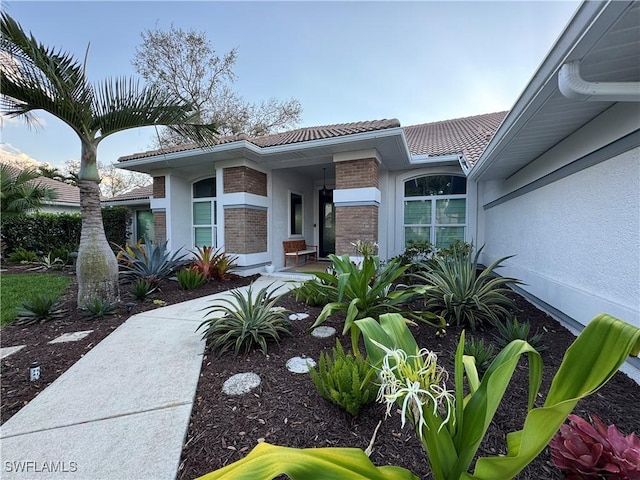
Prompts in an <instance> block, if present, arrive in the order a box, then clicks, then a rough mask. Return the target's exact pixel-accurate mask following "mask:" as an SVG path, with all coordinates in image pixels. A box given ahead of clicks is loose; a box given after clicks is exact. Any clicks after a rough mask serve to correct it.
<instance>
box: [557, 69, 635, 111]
mask: <svg viewBox="0 0 640 480" xmlns="http://www.w3.org/2000/svg"><path fill="white" fill-rule="evenodd" d="M558 88H559V89H560V92H561V93H562V95H564V96H565V97H567V98H568V99H570V100H580V101H583V102H593V101H595V102H640V82H587V81H586V80H584V79H583V78H582V77H581V76H580V62H579V61H573V62H567V63H565V64H564V65H562V67H561V68H560V73H559V74H558Z"/></svg>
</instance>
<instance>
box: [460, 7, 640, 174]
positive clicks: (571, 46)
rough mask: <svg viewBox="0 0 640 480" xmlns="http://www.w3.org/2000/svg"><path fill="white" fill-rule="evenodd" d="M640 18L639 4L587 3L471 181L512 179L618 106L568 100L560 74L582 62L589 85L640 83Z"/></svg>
mask: <svg viewBox="0 0 640 480" xmlns="http://www.w3.org/2000/svg"><path fill="white" fill-rule="evenodd" d="M638 18H640V3H638V2H622V1H621V2H611V3H609V4H608V5H607V6H606V8H603V7H602V4H600V3H599V2H593V3H591V2H589V3H587V4H586V5H584V4H583V6H582V7H581V8H580V10H579V11H578V13H577V14H576V16H575V17H574V20H572V22H571V23H570V24H569V25H568V26H567V29H566V30H565V32H564V33H563V34H562V36H561V37H560V39H559V40H558V42H557V43H556V46H555V47H554V49H552V51H551V52H550V53H549V55H548V56H547V58H546V59H545V61H544V62H543V63H542V65H541V66H540V68H539V70H538V72H537V73H536V74H535V75H534V77H533V79H532V80H531V82H530V84H529V85H528V86H527V87H526V89H525V90H524V92H523V93H522V95H521V97H520V98H519V99H518V101H517V102H516V104H515V105H514V107H513V109H512V110H511V111H510V112H509V114H508V115H507V117H506V118H505V120H504V122H503V124H502V125H501V127H500V128H499V129H498V131H497V132H496V135H495V136H494V138H493V139H492V140H491V142H490V143H489V145H488V146H487V148H486V149H485V152H484V153H483V155H482V156H481V157H480V159H479V161H478V162H477V163H476V166H475V167H474V169H473V170H472V171H471V173H470V177H471V178H473V179H476V180H497V179H505V178H508V177H510V176H511V175H513V174H514V173H516V172H517V171H518V170H520V169H522V168H523V167H524V166H526V165H527V164H529V163H530V162H532V161H533V160H535V159H536V158H538V157H539V156H540V155H542V154H543V153H545V152H546V151H547V150H549V149H550V148H552V147H553V146H554V145H556V144H557V143H558V142H560V141H561V140H563V139H564V138H566V137H567V136H569V135H571V134H572V133H573V132H575V131H576V130H578V129H579V128H580V127H582V126H583V125H585V124H586V123H588V122H589V121H591V120H592V119H594V118H595V117H597V116H598V115H600V114H601V113H602V112H604V111H605V110H607V109H608V108H610V107H611V106H612V105H613V104H614V103H613V102H602V101H591V102H580V101H576V100H570V99H567V98H565V97H564V96H563V95H562V94H561V93H560V91H559V89H558V71H559V69H560V67H561V66H562V65H563V64H564V63H566V62H570V61H574V60H575V61H580V64H581V74H582V76H583V78H584V79H585V80H586V81H591V82H595V81H598V82H637V81H640V62H639V61H638V58H639V54H640V23H639V22H638ZM587 26H590V28H588V29H587V28H586V27H587ZM584 30H586V32H585V31H584ZM581 35H583V36H581Z"/></svg>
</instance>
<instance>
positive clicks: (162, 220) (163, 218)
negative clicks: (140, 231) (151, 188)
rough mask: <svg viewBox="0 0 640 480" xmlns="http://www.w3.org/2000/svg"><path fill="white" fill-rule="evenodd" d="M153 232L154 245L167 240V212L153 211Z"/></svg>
mask: <svg viewBox="0 0 640 480" xmlns="http://www.w3.org/2000/svg"><path fill="white" fill-rule="evenodd" d="M163 178H164V177H163ZM154 196H155V195H154ZM153 231H154V237H155V241H156V243H158V242H165V241H166V240H167V212H166V211H164V210H154V211H153Z"/></svg>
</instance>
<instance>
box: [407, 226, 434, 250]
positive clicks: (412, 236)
mask: <svg viewBox="0 0 640 480" xmlns="http://www.w3.org/2000/svg"><path fill="white" fill-rule="evenodd" d="M412 240H426V241H427V242H430V241H431V229H430V228H429V227H405V228H404V245H405V247H406V246H407V245H408V244H409V242H410V241H412Z"/></svg>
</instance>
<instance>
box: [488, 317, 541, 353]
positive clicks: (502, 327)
mask: <svg viewBox="0 0 640 480" xmlns="http://www.w3.org/2000/svg"><path fill="white" fill-rule="evenodd" d="M496 328H497V329H498V335H494V337H495V339H496V343H497V344H498V345H499V346H500V347H501V348H504V347H506V346H507V345H508V344H509V343H511V342H512V341H514V340H524V341H525V342H527V343H528V344H529V345H531V346H532V347H533V348H535V349H536V350H537V351H538V352H543V351H544V350H546V349H547V347H545V346H544V344H543V343H542V333H538V332H537V331H536V333H535V335H531V336H529V332H530V330H531V324H530V323H529V322H526V321H525V322H522V323H520V322H518V319H517V318H513V319H511V320H506V321H505V322H504V323H497V324H496Z"/></svg>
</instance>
